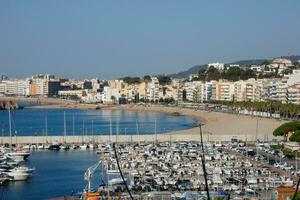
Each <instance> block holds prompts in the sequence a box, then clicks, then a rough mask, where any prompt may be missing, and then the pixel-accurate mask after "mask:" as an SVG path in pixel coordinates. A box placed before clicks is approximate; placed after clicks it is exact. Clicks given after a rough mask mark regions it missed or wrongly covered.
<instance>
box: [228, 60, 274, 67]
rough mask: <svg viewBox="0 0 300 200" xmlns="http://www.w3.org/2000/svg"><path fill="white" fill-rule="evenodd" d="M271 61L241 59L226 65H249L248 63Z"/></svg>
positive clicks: (256, 63) (259, 63)
mask: <svg viewBox="0 0 300 200" xmlns="http://www.w3.org/2000/svg"><path fill="white" fill-rule="evenodd" d="M266 61H267V62H271V61H272V60H269V59H255V60H239V61H236V62H232V63H227V64H225V65H239V66H247V65H262V64H263V63H264V62H266Z"/></svg>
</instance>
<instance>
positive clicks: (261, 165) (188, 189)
mask: <svg viewBox="0 0 300 200" xmlns="http://www.w3.org/2000/svg"><path fill="white" fill-rule="evenodd" d="M272 144H273V143H272V142H268V141H257V142H250V141H247V142H246V141H242V140H238V139H236V138H233V139H232V140H231V141H223V142H216V141H214V142H206V141H205V142H204V143H203V149H202V146H201V142H200V141H199V140H196V141H183V140H182V141H165V142H155V141H150V142H145V141H140V142H118V143H113V142H104V143H93V144H92V143H83V144H80V145H79V144H78V145H74V144H71V143H70V144H66V143H51V144H50V146H49V148H44V149H42V148H29V149H28V150H25V149H26V148H28V145H19V148H20V149H22V151H23V152H27V153H29V154H32V155H33V157H34V158H33V159H34V162H33V163H30V162H31V158H30V157H31V156H30V157H28V160H29V161H28V162H29V163H30V164H34V165H37V166H34V167H35V168H34V169H35V170H36V172H34V173H33V176H32V177H30V178H29V179H27V181H25V182H24V183H23V184H22V187H24V189H25V188H27V187H29V188H31V187H32V186H31V185H32V183H34V182H38V183H41V182H43V180H40V178H42V177H41V174H40V173H41V172H43V171H44V170H45V169H43V168H44V167H43V166H44V165H43V164H42V163H43V162H45V163H48V162H56V160H57V162H58V163H60V164H59V165H56V166H55V165H49V166H48V167H46V169H48V170H51V171H52V173H54V172H55V174H60V175H59V177H57V178H58V179H60V181H59V182H60V184H65V183H67V182H68V181H69V180H66V176H67V174H69V173H72V177H73V178H74V180H75V177H77V178H76V184H75V182H73V183H71V182H70V183H69V186H68V187H65V188H64V189H62V188H60V189H59V190H58V191H59V192H55V193H52V192H51V190H52V189H51V190H48V191H47V189H46V190H45V189H43V190H44V191H45V194H44V196H43V198H56V199H63V198H66V197H67V196H68V198H69V199H74V200H75V199H89V198H87V196H88V195H89V194H93V195H94V196H97V195H98V196H99V198H100V197H101V198H112V199H129V198H130V196H129V194H128V191H127V190H126V187H125V185H124V182H123V180H122V178H121V175H120V174H121V173H122V174H123V176H124V177H125V181H126V184H128V185H127V186H128V188H129V190H130V192H131V195H133V197H134V199H206V198H207V194H206V187H205V177H204V174H206V175H207V184H208V188H209V194H210V196H211V197H212V198H220V199H228V198H229V197H230V199H265V200H271V199H277V198H276V195H278V194H277V193H276V191H277V190H282V189H284V188H285V189H287V190H288V189H290V190H293V188H294V187H295V184H296V182H297V181H298V178H297V176H296V175H297V173H298V161H297V160H295V159H288V158H282V156H281V155H280V154H276V155H275V157H277V159H275V160H274V155H273V156H272V155H271V154H270V153H266V152H268V151H270V150H271V149H272V148H271V147H270V145H272ZM54 145H57V146H58V148H51V146H54ZM66 146H69V148H65V147H66ZM203 150H204V154H203ZM29 154H28V155H29ZM203 155H204V156H203ZM268 155H269V156H268ZM66 156H67V157H66ZM86 156H88V157H86ZM68 157H71V158H72V160H73V159H75V160H77V161H76V162H78V163H82V164H83V165H82V166H81V164H80V166H78V165H76V164H75V165H73V166H72V167H71V166H70V165H69V164H70V162H71V161H68ZM86 158H88V162H87V163H85V159H86ZM203 160H205V169H206V170H205V173H204V170H203V166H202V161H203ZM72 162H73V161H72ZM118 163H119V164H118ZM53 164H54V163H53ZM118 165H119V166H120V169H119V168H118ZM51 166H52V167H51ZM74 167H75V168H76V171H74V172H73V170H72V169H73V168H74ZM28 169H30V168H28ZM56 169H57V170H58V169H59V170H58V171H56ZM70 170H71V171H70ZM68 171H69V172H68ZM87 172H89V173H90V175H89V176H88V175H87ZM65 173H66V174H65ZM44 176H47V175H46V174H44ZM55 176H56V175H55ZM84 177H85V178H84ZM45 178H46V177H45ZM49 178H50V177H48V178H46V180H47V179H49ZM10 181H11V183H9V184H8V185H5V186H2V187H4V188H2V189H3V190H4V191H11V190H10V188H11V187H15V186H14V185H15V184H16V183H14V182H20V181H16V180H10ZM23 181H24V180H23ZM23 181H21V182H23ZM49 181H52V182H53V181H54V180H49ZM66 181H67V182H66ZM60 184H59V185H60ZM35 187H36V186H35ZM24 189H22V191H23V192H24ZM10 194H11V193H10ZM24 194H25V193H24ZM33 194H34V192H33ZM46 194H47V195H46ZM7 195H8V194H7ZM11 195H12V194H11ZM36 195H42V194H36ZM59 196H64V197H59ZM33 199H40V198H33Z"/></svg>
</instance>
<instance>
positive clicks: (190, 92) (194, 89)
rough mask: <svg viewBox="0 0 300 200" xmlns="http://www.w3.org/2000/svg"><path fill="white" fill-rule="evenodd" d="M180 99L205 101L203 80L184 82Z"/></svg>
mask: <svg viewBox="0 0 300 200" xmlns="http://www.w3.org/2000/svg"><path fill="white" fill-rule="evenodd" d="M179 99H180V101H190V102H203V99H204V84H203V83H202V82H201V81H192V82H184V83H183V85H182V87H181V90H180V95H179Z"/></svg>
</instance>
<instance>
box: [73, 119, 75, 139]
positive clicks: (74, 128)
mask: <svg viewBox="0 0 300 200" xmlns="http://www.w3.org/2000/svg"><path fill="white" fill-rule="evenodd" d="M73 136H75V117H74V114H73Z"/></svg>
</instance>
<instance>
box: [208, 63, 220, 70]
mask: <svg viewBox="0 0 300 200" xmlns="http://www.w3.org/2000/svg"><path fill="white" fill-rule="evenodd" d="M207 66H208V67H214V68H216V69H218V70H224V63H219V62H216V63H209V64H208V65H207Z"/></svg>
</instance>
